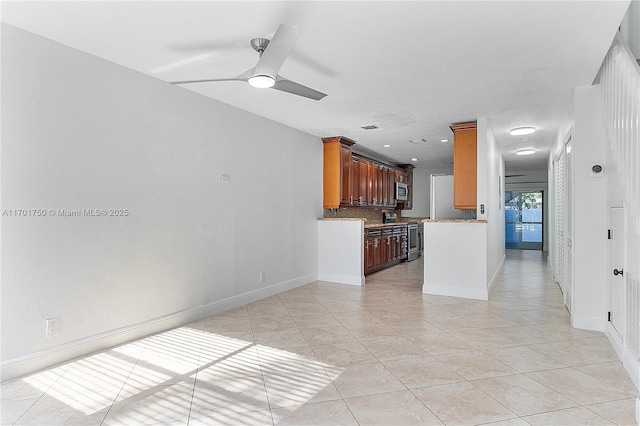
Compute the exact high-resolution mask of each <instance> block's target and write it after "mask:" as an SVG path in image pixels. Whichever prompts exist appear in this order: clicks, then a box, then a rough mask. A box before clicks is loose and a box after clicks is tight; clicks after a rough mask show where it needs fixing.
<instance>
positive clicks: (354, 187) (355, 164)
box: [351, 156, 364, 206]
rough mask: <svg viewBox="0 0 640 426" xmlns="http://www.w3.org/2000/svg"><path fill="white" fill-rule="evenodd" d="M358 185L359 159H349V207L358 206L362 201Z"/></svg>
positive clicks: (359, 185)
mask: <svg viewBox="0 0 640 426" xmlns="http://www.w3.org/2000/svg"><path fill="white" fill-rule="evenodd" d="M361 187H362V185H361V183H360V159H359V158H358V157H355V156H352V157H351V197H352V198H351V200H352V201H351V205H353V206H359V205H361V204H362V202H363V201H364V198H363V196H362V193H361V192H360V191H361Z"/></svg>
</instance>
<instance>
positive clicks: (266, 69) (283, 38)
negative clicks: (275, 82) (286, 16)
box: [256, 25, 300, 79]
mask: <svg viewBox="0 0 640 426" xmlns="http://www.w3.org/2000/svg"><path fill="white" fill-rule="evenodd" d="M299 34H300V33H299V32H298V30H297V29H295V28H293V27H289V26H287V25H280V26H279V27H278V29H277V30H276V33H275V34H274V35H273V38H272V39H271V41H270V42H269V45H268V46H267V48H266V49H265V50H264V53H263V54H262V56H261V57H260V60H259V61H258V64H257V65H256V74H259V75H268V76H270V77H273V78H274V79H275V78H276V77H277V75H278V71H280V68H282V64H283V63H284V61H285V59H287V55H289V52H290V51H291V48H293V45H294V44H295V42H296V40H297V39H298V35H299Z"/></svg>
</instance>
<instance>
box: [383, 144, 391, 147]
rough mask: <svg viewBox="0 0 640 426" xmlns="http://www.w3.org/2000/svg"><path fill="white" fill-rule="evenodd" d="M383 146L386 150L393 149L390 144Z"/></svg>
mask: <svg viewBox="0 0 640 426" xmlns="http://www.w3.org/2000/svg"><path fill="white" fill-rule="evenodd" d="M382 146H383V147H384V148H389V147H391V145H389V144H386V145H382Z"/></svg>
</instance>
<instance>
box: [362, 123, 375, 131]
mask: <svg viewBox="0 0 640 426" xmlns="http://www.w3.org/2000/svg"><path fill="white" fill-rule="evenodd" d="M377 128H378V126H376V125H375V124H369V125H368V126H362V127H361V129H365V130H373V129H377Z"/></svg>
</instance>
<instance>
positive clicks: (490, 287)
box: [487, 254, 507, 294]
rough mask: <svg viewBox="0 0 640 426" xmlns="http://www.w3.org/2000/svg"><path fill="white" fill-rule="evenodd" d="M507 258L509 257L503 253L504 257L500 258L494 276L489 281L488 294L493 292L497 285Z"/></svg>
mask: <svg viewBox="0 0 640 426" xmlns="http://www.w3.org/2000/svg"><path fill="white" fill-rule="evenodd" d="M506 259H507V255H506V254H503V255H502V259H500V264H498V267H497V268H496V270H495V272H494V273H493V276H492V277H491V280H490V281H489V286H488V288H487V294H491V290H493V287H494V286H495V285H496V281H497V278H498V274H499V273H500V271H502V268H503V267H504V262H505V261H506Z"/></svg>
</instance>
